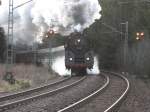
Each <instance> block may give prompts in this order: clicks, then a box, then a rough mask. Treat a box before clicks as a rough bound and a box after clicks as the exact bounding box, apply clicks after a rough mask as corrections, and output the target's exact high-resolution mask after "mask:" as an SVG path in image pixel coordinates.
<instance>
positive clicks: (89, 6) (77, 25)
mask: <svg viewBox="0 0 150 112" xmlns="http://www.w3.org/2000/svg"><path fill="white" fill-rule="evenodd" d="M100 10H101V7H100V5H99V3H98V0H44V2H43V0H36V1H35V5H34V7H33V9H32V17H33V23H35V24H36V25H37V26H40V25H41V24H40V23H45V24H46V25H47V26H49V27H50V28H51V29H54V30H56V31H57V32H58V33H61V34H62V35H68V34H70V33H71V32H73V31H74V30H78V31H82V30H83V29H85V28H87V27H89V26H90V25H91V24H92V23H93V22H94V21H95V19H99V18H100Z"/></svg>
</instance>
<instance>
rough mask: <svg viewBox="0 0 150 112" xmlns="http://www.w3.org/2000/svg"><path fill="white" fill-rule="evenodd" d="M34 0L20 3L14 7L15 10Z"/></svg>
mask: <svg viewBox="0 0 150 112" xmlns="http://www.w3.org/2000/svg"><path fill="white" fill-rule="evenodd" d="M32 1H33V0H29V1H27V2H25V3H22V4H20V5H18V6H16V7H14V8H13V10H14V9H17V8H19V7H21V6H23V5H25V4H27V3H30V2H32Z"/></svg>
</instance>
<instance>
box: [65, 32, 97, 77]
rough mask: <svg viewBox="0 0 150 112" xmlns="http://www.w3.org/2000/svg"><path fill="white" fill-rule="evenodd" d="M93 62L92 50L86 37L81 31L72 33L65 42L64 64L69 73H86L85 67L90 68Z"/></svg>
mask: <svg viewBox="0 0 150 112" xmlns="http://www.w3.org/2000/svg"><path fill="white" fill-rule="evenodd" d="M93 64H94V57H93V52H92V50H90V48H89V45H88V42H87V40H86V38H85V37H84V36H83V35H82V34H81V33H78V32H76V33H73V34H71V35H70V37H69V38H68V39H67V42H66V44H65V66H66V68H67V69H71V73H75V74H78V75H80V74H86V69H87V68H88V69H92V68H93Z"/></svg>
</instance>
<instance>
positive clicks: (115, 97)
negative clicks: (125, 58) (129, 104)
mask: <svg viewBox="0 0 150 112" xmlns="http://www.w3.org/2000/svg"><path fill="white" fill-rule="evenodd" d="M104 73H107V74H111V75H108V76H109V78H110V80H109V86H106V87H107V89H105V92H104V91H103V90H102V89H100V90H97V91H96V92H95V93H96V94H99V96H97V97H95V99H94V100H93V101H91V102H89V103H87V99H86V100H83V99H81V100H80V101H78V102H79V103H78V102H76V103H74V104H72V105H69V106H68V107H65V108H64V109H61V110H59V111H58V112H68V111H69V112H70V111H73V110H76V112H85V111H86V112H91V111H92V112H117V109H118V107H119V105H120V104H121V103H122V101H123V100H124V99H125V98H126V96H127V93H128V92H129V88H130V83H129V81H128V79H127V78H126V77H124V76H123V75H121V74H118V73H114V72H104ZM114 77H115V78H114ZM116 78H119V79H120V80H119V81H117V80H116ZM114 79H115V80H114ZM113 89H114V90H113ZM119 90H120V91H119ZM89 96H90V97H94V93H92V94H91V95H89ZM89 96H88V97H89ZM88 97H87V98H88ZM80 103H85V105H84V106H82V107H78V105H80ZM92 107H94V108H92Z"/></svg>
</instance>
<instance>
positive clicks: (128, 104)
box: [118, 76, 150, 112]
mask: <svg viewBox="0 0 150 112" xmlns="http://www.w3.org/2000/svg"><path fill="white" fill-rule="evenodd" d="M128 79H129V80H130V82H131V89H130V92H129V94H128V96H127V99H126V100H125V101H124V102H123V103H122V105H121V107H120V109H119V111H118V112H150V89H149V87H148V86H150V85H146V83H144V81H143V80H142V79H139V78H135V77H131V76H128Z"/></svg>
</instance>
